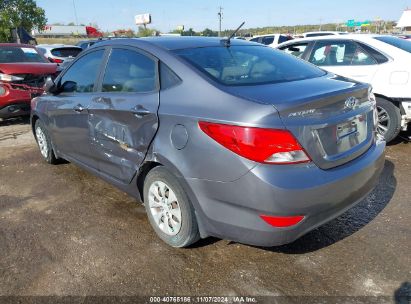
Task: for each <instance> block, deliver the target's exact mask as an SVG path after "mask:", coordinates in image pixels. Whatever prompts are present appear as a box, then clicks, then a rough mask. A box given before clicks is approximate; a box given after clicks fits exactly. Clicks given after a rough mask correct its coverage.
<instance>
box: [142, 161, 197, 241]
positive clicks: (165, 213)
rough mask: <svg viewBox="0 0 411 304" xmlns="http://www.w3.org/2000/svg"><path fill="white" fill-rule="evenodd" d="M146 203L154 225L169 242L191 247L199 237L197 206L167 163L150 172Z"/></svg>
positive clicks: (160, 235) (159, 233)
mask: <svg viewBox="0 0 411 304" xmlns="http://www.w3.org/2000/svg"><path fill="white" fill-rule="evenodd" d="M144 205H145V208H146V211H147V216H148V219H149V221H150V224H151V226H152V227H153V228H154V230H155V232H156V233H157V235H158V236H159V237H160V238H161V239H162V240H163V241H164V242H166V243H167V244H168V245H170V246H172V247H187V246H189V245H191V244H193V243H195V242H196V241H198V240H199V238H200V235H199V231H198V225H197V220H196V217H195V213H194V208H193V206H192V204H191V202H190V201H189V199H188V197H187V195H186V193H185V192H184V190H183V188H182V187H181V186H180V184H179V183H178V182H177V180H176V178H175V177H174V176H173V175H172V174H171V173H170V172H169V171H168V170H167V169H165V168H164V167H156V168H154V169H153V170H151V171H150V172H149V173H148V174H147V177H146V179H145V182H144Z"/></svg>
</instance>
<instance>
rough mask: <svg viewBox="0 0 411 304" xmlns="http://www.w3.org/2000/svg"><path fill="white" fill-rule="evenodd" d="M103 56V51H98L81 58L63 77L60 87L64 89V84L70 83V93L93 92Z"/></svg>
mask: <svg viewBox="0 0 411 304" xmlns="http://www.w3.org/2000/svg"><path fill="white" fill-rule="evenodd" d="M103 55H104V50H98V51H95V52H92V53H89V54H87V55H85V56H83V57H81V58H80V59H79V60H77V61H76V62H75V63H73V65H72V66H71V67H70V69H69V70H67V72H66V73H65V74H64V75H63V77H62V78H61V80H60V85H62V86H63V87H64V84H65V83H67V82H71V83H72V85H70V91H71V92H77V93H89V92H93V89H94V83H95V81H96V78H97V74H98V72H99V69H100V65H101V61H102V59H103Z"/></svg>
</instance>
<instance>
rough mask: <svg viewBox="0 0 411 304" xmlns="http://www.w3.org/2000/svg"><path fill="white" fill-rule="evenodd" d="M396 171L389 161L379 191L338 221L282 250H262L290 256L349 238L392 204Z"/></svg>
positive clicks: (373, 192) (312, 232)
mask: <svg viewBox="0 0 411 304" xmlns="http://www.w3.org/2000/svg"><path fill="white" fill-rule="evenodd" d="M394 168H395V166H394V164H393V163H392V162H391V161H389V160H386V161H385V165H384V170H383V172H382V174H381V176H380V179H379V181H378V184H377V186H376V187H375V189H374V190H373V191H372V192H371V193H370V194H369V195H368V196H367V198H366V199H364V200H363V201H361V202H360V203H359V204H358V205H356V206H355V207H353V208H351V209H349V210H348V211H346V212H345V213H344V214H342V215H341V216H339V217H338V218H336V219H334V220H332V221H331V222H328V223H327V224H325V225H323V226H321V227H319V228H317V229H315V230H313V231H311V232H309V233H308V234H306V235H304V236H303V237H301V238H300V239H298V240H296V241H294V242H293V243H290V244H287V245H283V246H278V247H271V248H265V247H258V248H261V249H263V250H268V251H272V252H280V253H287V254H304V253H309V252H313V251H317V250H319V249H322V248H324V247H328V246H330V245H332V244H334V243H336V242H338V241H341V240H343V239H345V238H346V237H349V236H350V235H352V234H354V233H355V232H357V231H359V230H360V229H362V228H363V227H364V226H366V225H367V224H368V223H370V222H371V221H372V220H373V219H374V218H376V217H377V215H378V214H379V213H381V212H382V211H383V210H384V208H385V207H386V206H387V204H388V203H389V202H390V201H391V199H392V197H393V195H394V192H395V189H396V187H397V181H396V179H395V177H394V174H393V172H394Z"/></svg>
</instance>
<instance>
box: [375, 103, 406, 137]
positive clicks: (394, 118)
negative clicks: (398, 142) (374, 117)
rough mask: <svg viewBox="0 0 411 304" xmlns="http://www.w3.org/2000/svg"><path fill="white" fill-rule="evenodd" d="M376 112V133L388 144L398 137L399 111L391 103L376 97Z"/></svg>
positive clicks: (399, 125) (399, 127) (399, 128)
mask: <svg viewBox="0 0 411 304" xmlns="http://www.w3.org/2000/svg"><path fill="white" fill-rule="evenodd" d="M377 111H378V127H377V131H378V133H379V134H381V135H382V136H384V138H385V140H386V141H387V142H390V141H392V140H393V139H395V138H396V137H397V136H398V134H399V133H400V130H401V113H400V109H399V108H398V107H397V106H395V104H393V103H392V102H390V101H388V100H386V99H383V98H380V97H377Z"/></svg>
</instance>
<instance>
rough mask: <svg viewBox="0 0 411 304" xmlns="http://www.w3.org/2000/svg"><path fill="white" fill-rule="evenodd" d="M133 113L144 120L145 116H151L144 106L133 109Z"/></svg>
mask: <svg viewBox="0 0 411 304" xmlns="http://www.w3.org/2000/svg"><path fill="white" fill-rule="evenodd" d="M131 112H132V113H133V114H134V116H135V117H137V118H142V117H143V116H146V115H149V114H151V112H150V111H149V110H147V109H146V108H144V107H143V106H142V105H138V106H136V107H134V108H133V109H131Z"/></svg>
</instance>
